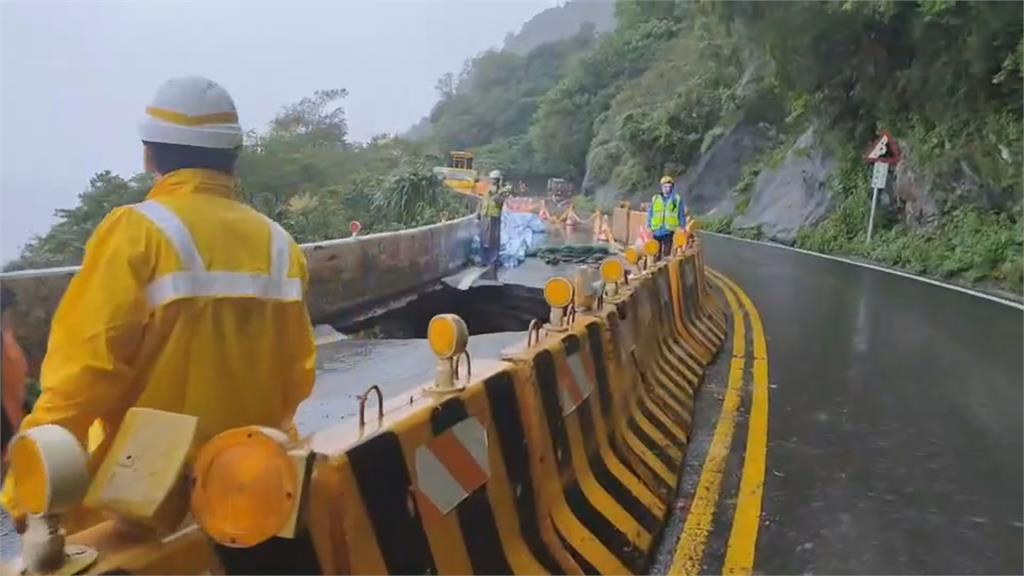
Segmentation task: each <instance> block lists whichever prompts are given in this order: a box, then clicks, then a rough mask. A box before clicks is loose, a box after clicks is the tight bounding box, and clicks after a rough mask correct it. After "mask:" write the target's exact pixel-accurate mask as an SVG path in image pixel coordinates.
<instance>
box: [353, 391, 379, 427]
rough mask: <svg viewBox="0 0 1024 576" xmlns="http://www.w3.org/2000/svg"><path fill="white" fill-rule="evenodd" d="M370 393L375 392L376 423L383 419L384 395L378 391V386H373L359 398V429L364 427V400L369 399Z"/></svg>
mask: <svg viewBox="0 0 1024 576" xmlns="http://www.w3.org/2000/svg"><path fill="white" fill-rule="evenodd" d="M370 392H377V421H378V422H379V421H381V420H383V419H384V394H382V393H381V391H380V386H377V385H376V384H374V385H373V386H370V387H369V388H367V389H366V392H364V393H363V394H362V395H361V396H359V427H360V428H362V427H363V426H365V425H366V400H367V399H368V398H369V397H370Z"/></svg>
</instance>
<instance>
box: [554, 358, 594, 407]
mask: <svg viewBox="0 0 1024 576" xmlns="http://www.w3.org/2000/svg"><path fill="white" fill-rule="evenodd" d="M565 363H566V365H567V367H568V368H569V370H568V373H563V374H560V375H559V378H558V392H559V394H558V399H559V400H560V401H561V404H562V415H563V416H568V415H569V414H571V413H572V412H573V411H574V410H576V408H577V407H579V405H580V404H582V403H583V401H584V400H586V399H587V398H588V397H590V393H591V392H592V391H593V390H594V384H593V382H594V377H593V375H592V374H590V373H589V372H588V371H587V369H586V368H584V366H583V360H582V359H580V355H579V354H578V353H573V354H570V355H568V356H566V358H565Z"/></svg>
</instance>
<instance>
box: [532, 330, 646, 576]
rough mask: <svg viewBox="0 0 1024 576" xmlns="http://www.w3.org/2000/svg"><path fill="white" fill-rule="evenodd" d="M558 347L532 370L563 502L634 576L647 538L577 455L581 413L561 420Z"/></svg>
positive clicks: (544, 353) (542, 355)
mask: <svg viewBox="0 0 1024 576" xmlns="http://www.w3.org/2000/svg"><path fill="white" fill-rule="evenodd" d="M559 344H560V343H559ZM560 347H561V346H560V345H556V346H555V348H554V349H546V350H541V351H540V352H538V353H537V355H536V356H535V357H534V367H535V373H536V378H537V384H538V390H539V392H540V395H541V401H542V405H543V408H544V413H545V416H546V420H547V425H548V434H549V435H550V438H551V441H552V442H553V443H554V451H555V462H556V464H557V465H558V470H559V474H560V475H561V477H562V478H564V479H566V480H565V482H564V492H565V500H566V502H567V503H568V505H569V508H570V509H571V510H572V512H573V513H574V514H575V516H576V517H577V518H579V519H580V520H581V521H582V522H584V523H585V524H586V525H587V526H588V527H589V528H590V531H591V532H592V533H593V534H594V536H596V537H597V539H598V540H599V541H600V542H601V543H602V544H603V545H604V547H605V548H606V549H608V550H609V551H611V552H612V554H614V555H615V556H616V558H618V560H619V561H620V562H621V563H622V564H623V566H627V567H629V570H630V571H631V572H634V573H635V572H638V571H640V570H642V569H643V566H644V561H645V559H646V558H645V556H646V554H645V552H646V550H647V549H648V548H649V547H650V543H651V534H650V533H649V532H648V531H646V530H644V528H643V527H642V526H641V525H640V523H639V522H638V521H637V520H636V519H635V518H634V517H632V516H631V515H630V514H629V512H627V511H626V510H625V509H624V508H623V506H622V504H620V503H619V502H617V501H616V500H615V499H614V498H613V497H612V496H611V495H610V494H609V493H608V492H607V491H606V490H605V489H604V488H603V487H602V486H601V485H600V484H599V483H598V481H597V480H596V479H595V478H594V476H593V474H592V473H591V469H590V467H589V466H587V459H586V458H580V456H579V455H578V454H579V453H581V452H583V447H582V438H581V436H582V434H581V432H580V430H579V414H578V413H574V414H570V415H568V416H567V417H565V418H562V417H561V413H560V410H558V403H557V398H556V397H555V396H554V392H555V390H557V386H558V382H557V379H558V375H557V374H558V372H557V368H556V366H557V359H556V355H555V354H556V352H560V350H558V348H560ZM587 405H589V403H588V404H587ZM602 572H603V571H602Z"/></svg>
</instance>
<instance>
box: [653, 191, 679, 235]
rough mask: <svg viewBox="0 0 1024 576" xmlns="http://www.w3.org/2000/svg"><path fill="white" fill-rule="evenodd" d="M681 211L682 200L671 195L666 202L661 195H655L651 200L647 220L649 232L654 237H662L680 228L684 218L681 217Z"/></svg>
mask: <svg viewBox="0 0 1024 576" xmlns="http://www.w3.org/2000/svg"><path fill="white" fill-rule="evenodd" d="M682 211H683V209H682V200H681V199H680V198H679V196H676V195H675V194H672V195H671V196H669V197H668V201H667V202H666V199H665V198H663V197H662V196H661V194H656V195H655V196H654V198H652V199H651V210H650V214H649V220H648V226H649V227H650V229H651V232H653V233H654V235H655V236H664V235H665V234H667V233H670V232H674V231H675V230H677V229H678V228H679V227H680V223H681V221H682V220H683V219H684V218H685V217H683V216H681V213H682Z"/></svg>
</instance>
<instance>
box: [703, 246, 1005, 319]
mask: <svg viewBox="0 0 1024 576" xmlns="http://www.w3.org/2000/svg"><path fill="white" fill-rule="evenodd" d="M699 234H707V235H709V236H718V237H719V238H727V239H729V240H736V241H738V242H749V243H750V244H760V245H761V246H769V247H771V248H780V249H782V250H792V251H793V252H799V253H801V254H809V255H811V256H817V257H819V258H825V259H828V260H836V261H838V262H845V263H846V264H853V265H856V266H861V267H863V268H870V269H872V270H878V271H879V272H888V273H889V274H895V275H896V276H902V277H904V278H910V279H911V280H918V281H920V282H924V283H926V284H931V285H933V286H939V287H942V288H948V289H950V290H956V291H957V292H963V293H964V294H970V295H971V296H977V297H978V298H983V299H985V300H989V301H991V302H995V303H997V304H1003V305H1006V306H1010V307H1011V308H1017V309H1018V310H1024V304H1021V303H1019V302H1014V301H1013V300H1007V299H1006V298H1000V297H999V296H994V295H992V294H986V293H984V292H979V291H977V290H971V289H970V288H964V287H963V286H957V285H956V284H949V283H946V282H941V281H939V280H934V279H932V278H926V277H924V276H917V275H915V274H911V273H909V272H903V271H901V270H894V269H892V268H886V267H885V266H876V265H874V264H868V263H867V262H858V261H857V260H850V259H849V258H843V257H841V256H833V255H831V254H822V253H820V252H811V251H810V250H804V249H802V248H794V247H792V246H786V245H785V244H777V243H775V242H764V241H761V240H750V239H748V238H740V237H738V236H730V235H729V234H720V233H718V232H709V231H707V230H700V231H699Z"/></svg>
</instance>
